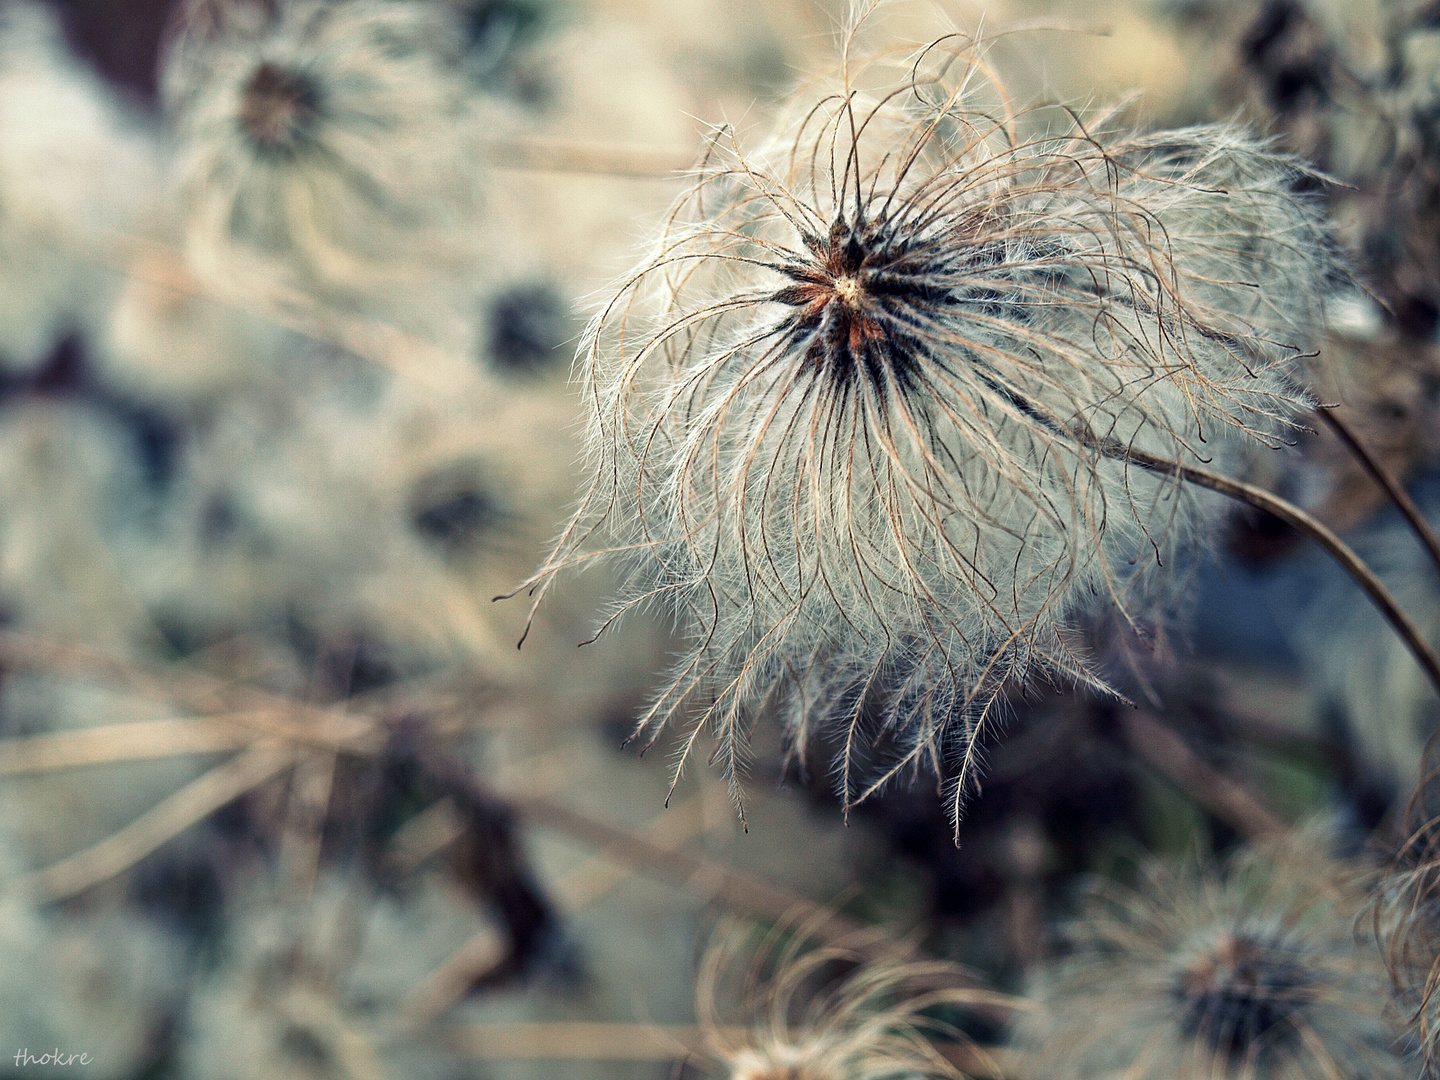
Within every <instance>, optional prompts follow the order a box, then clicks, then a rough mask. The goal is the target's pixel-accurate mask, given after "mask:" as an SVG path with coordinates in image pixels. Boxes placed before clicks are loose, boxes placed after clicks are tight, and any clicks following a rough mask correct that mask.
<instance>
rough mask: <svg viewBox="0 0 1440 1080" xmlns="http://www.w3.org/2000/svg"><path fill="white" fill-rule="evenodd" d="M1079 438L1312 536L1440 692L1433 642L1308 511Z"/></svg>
mask: <svg viewBox="0 0 1440 1080" xmlns="http://www.w3.org/2000/svg"><path fill="white" fill-rule="evenodd" d="M1079 438H1080V440H1081V441H1082V442H1084V443H1085V444H1086V445H1089V446H1095V447H1096V448H1098V449H1099V450H1100V452H1101V453H1103V454H1105V455H1106V456H1107V457H1113V458H1116V459H1118V460H1122V461H1129V462H1132V463H1134V464H1136V465H1139V466H1140V467H1141V468H1143V469H1148V470H1150V471H1151V472H1157V473H1162V474H1164V475H1166V476H1178V477H1180V479H1182V480H1184V481H1186V482H1187V483H1191V484H1197V485H1199V486H1200V487H1207V488H1210V489H1211V490H1212V491H1218V492H1220V494H1222V495H1226V496H1229V497H1230V498H1232V499H1236V500H1238V501H1240V502H1243V503H1249V504H1250V505H1251V506H1254V507H1256V508H1257V509H1260V510H1264V511H1265V512H1266V513H1268V514H1272V515H1274V516H1275V517H1277V518H1279V519H1280V520H1281V521H1283V522H1285V524H1287V525H1289V526H1290V527H1292V528H1294V529H1297V530H1299V531H1300V532H1302V533H1304V534H1305V535H1306V536H1308V537H1310V539H1312V540H1314V541H1315V542H1316V543H1317V544H1319V545H1320V546H1321V547H1322V548H1324V549H1325V551H1326V553H1327V554H1329V555H1330V557H1331V558H1333V559H1334V560H1335V561H1336V562H1337V563H1339V564H1340V566H1341V568H1342V569H1343V570H1344V571H1345V572H1346V573H1347V574H1349V575H1350V576H1351V577H1352V578H1354V579H1355V583H1356V584H1358V585H1359V586H1360V587H1361V588H1362V589H1364V590H1365V594H1366V595H1367V596H1369V597H1370V599H1371V600H1372V601H1374V603H1375V606H1376V607H1378V608H1379V609H1380V613H1381V614H1382V615H1384V616H1385V618H1386V619H1387V620H1388V621H1389V623H1390V625H1391V626H1393V627H1394V628H1395V632H1396V633H1397V634H1399V635H1400V637H1401V638H1403V639H1404V641H1405V644H1406V645H1407V646H1409V649H1410V652H1411V653H1412V654H1413V655H1414V657H1415V659H1416V660H1417V661H1418V662H1419V664H1420V666H1421V667H1422V668H1423V669H1424V670H1425V674H1426V675H1427V676H1429V678H1430V682H1431V683H1432V684H1433V685H1434V687H1435V690H1436V692H1437V693H1440V656H1437V655H1436V653H1435V650H1434V649H1433V648H1431V646H1430V643H1429V642H1428V641H1426V640H1425V635H1424V634H1422V633H1421V632H1420V628H1419V627H1418V626H1416V625H1415V621H1414V620H1413V619H1411V618H1410V616H1409V615H1407V614H1405V611H1404V610H1403V609H1402V608H1401V607H1400V605H1399V603H1398V602H1397V601H1396V600H1395V597H1394V596H1393V595H1392V594H1391V593H1390V590H1389V589H1387V588H1386V587H1385V585H1384V583H1382V582H1381V580H1380V579H1379V578H1378V577H1376V575H1375V572H1374V571H1373V570H1371V569H1370V567H1368V566H1367V565H1366V564H1365V562H1364V560H1362V559H1361V558H1360V556H1358V555H1356V554H1355V551H1354V549H1353V548H1351V547H1350V546H1349V545H1348V544H1346V543H1345V541H1343V540H1341V539H1340V538H1339V537H1338V536H1336V535H1335V534H1334V533H1333V532H1331V531H1330V530H1329V529H1328V528H1326V527H1325V526H1324V525H1322V524H1321V523H1320V522H1319V521H1317V520H1315V518H1313V517H1311V516H1310V515H1309V514H1307V513H1306V512H1305V511H1304V510H1301V509H1300V508H1299V507H1298V506H1296V505H1294V504H1293V503H1290V502H1287V501H1286V500H1284V499H1282V498H1280V497H1279V496H1278V495H1274V494H1272V493H1270V492H1268V491H1266V490H1265V489H1264V488H1258V487H1256V486H1255V485H1254V484H1246V483H1243V482H1241V481H1239V480H1232V479H1231V478H1230V477H1228V476H1221V475H1220V474H1219V473H1214V472H1211V471H1210V470H1208V469H1202V468H1199V467H1197V466H1194V465H1182V464H1180V463H1179V462H1176V461H1170V460H1168V459H1167V458H1162V457H1159V456H1157V455H1155V454H1151V453H1148V452H1146V451H1144V450H1141V449H1139V448H1137V447H1133V446H1130V447H1127V446H1122V445H1120V444H1118V443H1113V442H1100V443H1097V442H1096V440H1094V439H1089V438H1086V437H1085V436H1083V435H1080V436H1079Z"/></svg>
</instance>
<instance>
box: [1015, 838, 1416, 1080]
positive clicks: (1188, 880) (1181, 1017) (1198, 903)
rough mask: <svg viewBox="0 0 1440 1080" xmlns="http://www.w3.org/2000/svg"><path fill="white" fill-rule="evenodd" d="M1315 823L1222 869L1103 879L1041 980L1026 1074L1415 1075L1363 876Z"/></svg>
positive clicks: (1181, 1077)
mask: <svg viewBox="0 0 1440 1080" xmlns="http://www.w3.org/2000/svg"><path fill="white" fill-rule="evenodd" d="M1328 840H1329V838H1328V837H1327V836H1326V835H1325V832H1324V830H1322V829H1318V828H1307V829H1302V830H1298V831H1296V832H1293V833H1289V834H1283V835H1281V836H1278V837H1276V838H1273V839H1270V840H1267V841H1265V842H1257V843H1256V844H1255V845H1253V846H1251V847H1249V848H1244V849H1241V850H1240V851H1239V852H1237V853H1236V854H1235V855H1233V856H1232V857H1231V859H1230V860H1229V861H1228V863H1227V864H1225V865H1224V866H1205V865H1196V864H1193V863H1192V864H1191V865H1188V866H1186V865H1180V864H1176V863H1173V862H1170V863H1167V862H1161V861H1158V860H1157V861H1155V862H1153V863H1151V864H1150V865H1148V866H1146V867H1144V868H1143V870H1142V874H1141V880H1140V882H1139V884H1138V885H1137V887H1136V888H1134V889H1127V888H1123V887H1121V886H1118V885H1115V884H1113V883H1111V884H1105V885H1101V886H1098V887H1097V888H1095V889H1094V890H1093V891H1092V893H1091V894H1090V896H1088V897H1087V899H1086V901H1085V902H1084V904H1082V907H1081V910H1080V913H1079V915H1078V916H1077V918H1076V919H1075V920H1074V921H1073V922H1072V923H1071V924H1070V926H1069V928H1068V935H1067V936H1068V938H1069V945H1070V949H1071V951H1070V953H1069V955H1067V956H1065V957H1064V958H1062V959H1060V960H1058V961H1055V962H1054V963H1052V964H1050V965H1049V966H1048V967H1047V968H1045V969H1044V970H1042V971H1041V972H1040V973H1039V975H1038V977H1037V978H1036V980H1035V983H1036V985H1035V987H1034V988H1033V989H1034V996H1035V998H1036V1006H1037V1007H1036V1008H1035V1010H1033V1011H1032V1012H1029V1013H1026V1014H1023V1015H1022V1019H1021V1023H1020V1025H1019V1029H1018V1033H1017V1042H1018V1043H1019V1047H1020V1050H1021V1053H1022V1055H1023V1061H1024V1069H1023V1072H1022V1075H1025V1076H1028V1077H1032V1078H1037V1080H1038V1078H1051V1080H1120V1078H1121V1077H1124V1078H1125V1080H1151V1078H1155V1080H1159V1078H1162V1077H1163V1078H1165V1080H1189V1078H1192V1077H1193V1078H1196V1080H1200V1078H1204V1080H1242V1078H1243V1080H1261V1078H1265V1080H1302V1078H1310V1077H1327V1078H1331V1080H1361V1078H1366V1080H1386V1078H1391V1077H1393V1078H1395V1080H1400V1078H1402V1077H1410V1076H1414V1075H1415V1063H1414V1061H1413V1060H1412V1059H1411V1058H1409V1057H1408V1055H1407V1050H1406V1046H1405V1043H1404V1039H1403V1037H1402V1035H1401V1033H1400V1032H1399V1031H1398V1030H1397V1029H1396V1028H1395V1026H1394V1025H1393V1024H1392V1022H1391V1020H1392V1018H1391V1017H1390V1015H1389V1014H1388V1010H1387V1001H1388V994H1387V993H1386V990H1387V985H1386V982H1387V981H1386V977H1385V967H1384V962H1383V958H1382V957H1381V954H1380V950H1379V949H1378V948H1377V946H1376V944H1375V942H1374V939H1373V938H1371V937H1370V936H1368V935H1365V934H1360V933H1357V917H1358V915H1359V913H1360V911H1361V909H1362V906H1363V903H1364V893H1363V891H1362V890H1361V889H1360V888H1359V883H1360V881H1361V880H1362V877H1363V875H1361V874H1358V873H1357V872H1356V868H1353V867H1350V866H1347V865H1346V864H1344V863H1342V862H1340V861H1338V860H1335V859H1334V858H1332V857H1331V855H1330V853H1329V852H1328V851H1327V847H1328V843H1327V841H1328Z"/></svg>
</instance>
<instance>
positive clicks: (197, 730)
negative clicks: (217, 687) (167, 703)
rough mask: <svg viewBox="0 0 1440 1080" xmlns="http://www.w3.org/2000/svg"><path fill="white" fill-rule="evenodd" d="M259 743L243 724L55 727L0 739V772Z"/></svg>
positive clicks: (205, 751) (12, 773)
mask: <svg viewBox="0 0 1440 1080" xmlns="http://www.w3.org/2000/svg"><path fill="white" fill-rule="evenodd" d="M254 741H255V734H254V733H253V731H247V730H245V725H244V724H243V723H237V722H227V721H226V719H225V718H223V717H217V718H215V719H213V720H143V721H140V722H138V723H133V724H109V725H106V726H105V727H97V728H90V729H88V730H85V731H57V732H51V733H49V734H45V735H31V736H28V737H26V738H20V739H6V740H4V741H0V776H25V775H31V774H34V773H47V772H58V771H59V770H62V769H76V768H81V767H84V766H88V765H109V764H113V763H115V762H120V761H152V760H155V759H156V758H167V757H184V756H187V755H190V754H214V753H220V752H223V751H226V750H239V749H241V748H242V747H245V746H248V745H250V743H252V742H254Z"/></svg>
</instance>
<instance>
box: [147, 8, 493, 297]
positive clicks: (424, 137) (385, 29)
mask: <svg viewBox="0 0 1440 1080" xmlns="http://www.w3.org/2000/svg"><path fill="white" fill-rule="evenodd" d="M456 33H457V31H456V28H455V27H453V26H451V25H450V21H449V20H448V19H447V18H446V16H445V9H444V8H443V6H441V5H435V4H411V3H387V2H382V0H347V2H345V3H332V2H324V0H280V2H279V3H278V4H274V5H265V4H262V3H259V2H246V3H241V4H237V5H232V6H229V7H226V8H224V9H222V11H221V14H220V16H219V17H218V21H216V23H215V24H214V25H207V26H204V27H200V26H198V25H197V26H195V27H193V28H192V32H191V33H189V34H188V35H185V36H182V37H181V38H180V39H179V41H178V43H177V44H176V46H175V47H174V48H173V49H172V50H171V52H170V54H169V56H168V57H167V60H166V70H165V90H166V104H167V107H168V110H169V112H170V113H171V117H172V121H173V124H174V127H175V130H176V133H177V136H178V138H179V141H180V151H181V168H182V181H183V187H184V193H185V196H186V200H187V205H186V209H187V226H188V240H189V252H190V255H191V258H192V261H193V262H194V263H195V265H196V267H197V268H198V269H199V270H200V271H201V273H202V274H203V275H204V276H206V277H207V278H208V279H210V280H213V281H218V282H221V283H223V284H225V285H228V286H232V287H236V288H240V289H243V290H247V291H250V292H255V291H259V290H262V289H265V288H267V287H268V288H270V289H271V290H272V291H274V292H279V293H280V294H281V295H280V298H281V299H288V298H289V296H287V295H285V294H286V292H287V291H288V293H289V294H300V295H311V296H314V295H317V294H318V296H319V298H320V299H323V300H326V301H329V302H338V301H354V300H356V299H357V298H359V299H365V298H367V297H370V296H373V295H375V294H377V293H380V292H383V291H384V289H386V288H389V287H393V286H394V285H395V284H396V283H403V282H406V281H409V280H412V279H415V278H421V279H423V278H425V277H426V276H427V275H433V274H435V273H438V272H441V271H443V270H444V269H445V268H447V267H451V268H453V267H454V266H455V265H456V260H457V259H464V258H466V257H468V254H469V253H468V252H467V251H466V244H467V241H466V240H465V237H466V236H467V235H468V232H469V228H468V226H469V224H470V223H471V221H472V218H473V215H474V214H475V212H476V210H477V208H478V205H479V193H478V188H477V183H476V173H477V169H476V167H475V152H474V138H473V134H474V129H475V124H474V122H473V114H472V110H471V99H470V92H469V90H468V87H467V85H466V82H465V80H464V79H463V78H462V77H461V76H460V75H459V74H458V73H457V72H456V70H455V69H454V64H453V57H452V54H453V50H454V37H455V34H456Z"/></svg>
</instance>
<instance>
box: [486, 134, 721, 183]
mask: <svg viewBox="0 0 1440 1080" xmlns="http://www.w3.org/2000/svg"><path fill="white" fill-rule="evenodd" d="M483 152H484V154H485V161H486V163H487V164H489V165H491V166H495V167H498V168H502V169H532V170H535V171H538V172H562V173H582V174H585V173H588V174H598V175H601V176H623V177H628V178H631V179H638V180H673V179H675V178H676V176H677V174H679V173H680V172H682V171H684V170H685V169H688V168H690V166H691V165H692V164H694V161H695V156H694V154H689V153H681V152H678V151H675V150H659V149H642V148H639V147H629V146H610V145H605V144H600V143H595V144H590V145H582V144H579V143H562V142H542V141H537V140H535V139H526V140H523V141H519V140H505V141H499V140H496V141H494V142H490V143H488V144H486V146H485V147H484V149H483Z"/></svg>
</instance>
